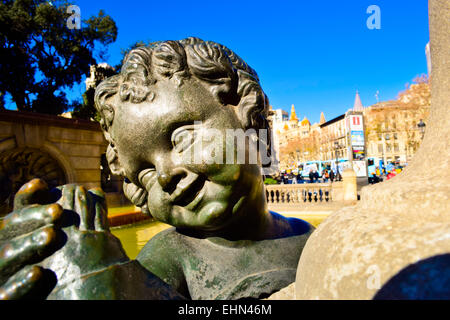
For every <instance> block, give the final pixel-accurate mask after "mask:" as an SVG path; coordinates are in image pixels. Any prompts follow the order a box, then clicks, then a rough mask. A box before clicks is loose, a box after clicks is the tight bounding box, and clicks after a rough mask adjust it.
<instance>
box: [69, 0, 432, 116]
mask: <svg viewBox="0 0 450 320" xmlns="http://www.w3.org/2000/svg"><path fill="white" fill-rule="evenodd" d="M73 3H74V4H77V5H78V6H79V7H80V8H81V15H82V18H83V19H87V18H88V17H89V16H91V15H93V14H97V13H98V11H99V10H100V9H104V10H105V12H106V14H109V15H111V16H112V18H113V19H114V20H115V21H116V23H117V26H118V29H119V34H118V39H117V41H116V42H115V43H114V44H112V45H111V46H110V47H109V50H108V55H109V58H108V60H107V61H106V62H108V63H110V64H113V65H115V64H117V63H118V62H119V61H120V59H121V54H120V51H121V49H125V48H127V47H129V46H130V45H131V44H132V43H134V42H136V41H139V40H152V41H157V40H169V39H172V40H178V39H182V38H185V37H188V36H196V37H200V38H202V39H204V40H213V41H216V42H219V43H222V44H224V45H226V46H228V47H229V48H230V49H232V50H233V51H235V52H236V53H237V54H238V55H240V56H241V57H242V58H243V59H244V60H245V61H246V62H247V63H248V64H249V65H250V66H252V67H253V68H254V69H255V70H256V71H257V72H258V74H259V76H260V79H261V84H262V87H263V89H264V91H265V92H266V94H267V95H268V96H269V99H270V102H271V104H272V105H273V107H274V108H283V109H285V110H287V111H289V110H290V108H291V104H294V105H295V107H296V112H297V115H298V116H299V117H301V118H303V117H304V116H307V117H308V118H309V119H310V121H311V122H317V121H318V120H319V117H320V112H321V111H323V112H324V113H325V117H326V119H327V120H330V119H332V118H334V117H336V116H338V115H340V114H342V113H344V112H345V111H346V110H347V109H348V108H350V107H352V105H353V101H354V97H355V92H356V90H359V92H360V95H361V99H362V102H363V104H364V105H365V106H368V105H371V104H374V103H376V98H375V93H376V91H377V90H379V92H380V94H379V98H380V100H381V101H384V100H390V99H395V98H396V96H397V94H398V93H399V92H400V91H402V90H404V89H405V84H406V83H408V82H409V83H410V82H411V81H412V79H413V78H414V77H415V76H417V75H420V74H423V73H427V66H426V57H425V45H426V44H427V42H428V41H429V35H428V13H427V11H428V4H427V1H426V0H414V1H410V0H369V1H366V0H346V1H344V0H340V1H338V0H335V1H329V0H321V1H303V0H296V1H273V0H272V1H261V0H259V1H246V0H241V1H235V0H228V1H213V0H209V1H195V0H190V1H179V0H171V1H161V0H158V1H155V0H139V1H138V0H129V1H111V0H109V1H106V0H95V1H93V0H78V1H75V0H74V1H73ZM370 5H378V6H379V7H380V9H381V29H380V30H369V29H368V28H367V25H366V21H367V19H368V18H369V16H370V14H367V13H366V10H367V8H368V7H369V6H370ZM99 62H100V61H99ZM83 91H84V87H83V85H80V86H77V87H75V88H74V90H73V93H72V95H71V96H77V95H80V94H81V93H83Z"/></svg>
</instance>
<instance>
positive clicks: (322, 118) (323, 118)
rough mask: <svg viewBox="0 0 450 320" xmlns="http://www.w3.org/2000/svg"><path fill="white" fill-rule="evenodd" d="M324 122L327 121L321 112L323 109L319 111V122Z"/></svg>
mask: <svg viewBox="0 0 450 320" xmlns="http://www.w3.org/2000/svg"><path fill="white" fill-rule="evenodd" d="M325 122H327V121H326V120H325V115H324V114H323V111H322V112H321V113H320V121H319V124H324V123H325Z"/></svg>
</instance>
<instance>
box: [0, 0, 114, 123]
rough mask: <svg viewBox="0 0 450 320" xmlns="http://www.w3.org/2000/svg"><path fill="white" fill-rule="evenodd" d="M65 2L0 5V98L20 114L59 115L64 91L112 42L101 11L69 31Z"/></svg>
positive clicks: (22, 0) (9, 0) (23, 0)
mask: <svg viewBox="0 0 450 320" xmlns="http://www.w3.org/2000/svg"><path fill="white" fill-rule="evenodd" d="M68 6H69V4H68V3H67V1H58V0H57V1H53V3H52V2H49V1H44V0H3V1H2V3H1V4H0V54H1V56H2V63H1V65H0V95H2V96H3V95H4V94H5V93H9V94H10V95H11V98H12V101H13V102H14V103H15V104H16V106H17V109H18V110H20V111H34V112H40V113H49V114H60V113H62V112H64V111H65V110H67V109H69V108H70V105H69V102H68V100H67V97H66V93H65V92H64V90H66V89H69V88H72V87H73V85H74V84H76V83H79V82H80V81H81V79H82V77H83V76H84V75H85V74H88V73H89V68H90V66H91V65H95V64H96V59H95V56H96V55H98V56H99V58H100V59H101V58H102V56H103V55H104V53H105V48H106V46H107V45H108V44H110V43H112V42H114V41H115V40H116V37H117V27H116V24H115V22H114V20H113V19H112V18H111V17H109V16H107V15H105V13H104V12H103V11H100V12H99V13H98V16H93V17H90V18H89V19H87V20H83V23H82V26H81V29H79V30H77V29H69V28H68V27H67V19H68V18H69V16H70V15H71V13H67V7H68Z"/></svg>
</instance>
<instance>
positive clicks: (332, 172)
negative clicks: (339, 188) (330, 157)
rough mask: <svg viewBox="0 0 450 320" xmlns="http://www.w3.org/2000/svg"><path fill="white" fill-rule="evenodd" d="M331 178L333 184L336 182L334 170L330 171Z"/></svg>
mask: <svg viewBox="0 0 450 320" xmlns="http://www.w3.org/2000/svg"><path fill="white" fill-rule="evenodd" d="M329 176H330V181H331V182H333V180H334V171H333V169H331V170H330V174H329Z"/></svg>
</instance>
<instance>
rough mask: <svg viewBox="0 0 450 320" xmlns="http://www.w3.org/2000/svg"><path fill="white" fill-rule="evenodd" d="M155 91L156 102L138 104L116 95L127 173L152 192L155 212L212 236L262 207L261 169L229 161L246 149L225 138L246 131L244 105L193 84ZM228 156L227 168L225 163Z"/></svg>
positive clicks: (114, 133) (116, 133)
mask: <svg viewBox="0 0 450 320" xmlns="http://www.w3.org/2000/svg"><path fill="white" fill-rule="evenodd" d="M151 89H152V91H153V92H154V93H155V97H154V99H153V100H152V101H151V102H149V101H145V102H142V103H139V104H133V103H130V102H122V101H120V98H119V97H117V96H116V97H114V98H113V99H115V101H112V102H113V103H115V105H116V107H115V113H114V121H113V123H112V126H111V128H110V130H109V132H110V134H111V137H112V139H113V140H114V144H115V147H116V149H117V152H118V159H119V162H120V166H121V167H122V168H123V170H124V173H125V175H126V176H127V177H128V179H129V180H131V182H133V183H134V184H136V185H137V186H141V187H143V188H145V189H146V190H147V192H148V199H147V205H148V208H149V210H150V212H151V214H152V215H153V216H154V217H155V218H157V219H158V220H160V221H163V222H166V223H168V224H171V225H173V226H175V227H179V228H196V229H201V230H209V231H211V230H218V229H221V228H223V227H225V226H226V225H227V224H228V223H230V222H231V221H233V218H234V217H238V216H240V215H242V214H243V213H244V212H245V211H246V209H245V207H246V206H249V205H251V206H253V203H254V202H255V201H259V202H261V200H262V199H263V198H262V196H261V195H262V194H263V192H262V190H263V189H262V188H263V185H262V180H261V171H260V166H259V165H258V164H255V162H253V161H252V163H253V164H249V163H248V162H249V161H247V160H246V161H244V163H242V164H239V163H236V162H239V161H232V163H231V164H227V163H230V162H229V161H228V162H227V161H226V157H227V155H226V153H227V152H228V153H229V152H230V150H231V151H232V152H234V153H236V152H237V151H238V148H242V146H239V144H238V145H235V144H234V139H233V141H232V145H231V149H230V146H228V148H227V147H226V146H227V143H228V144H229V143H230V141H229V139H221V138H220V137H226V134H227V130H230V129H231V130H235V129H242V124H241V123H240V121H239V120H238V118H237V116H236V114H235V111H234V108H236V107H235V106H231V105H222V104H220V103H219V102H218V101H217V100H216V99H215V98H214V97H213V95H212V94H211V93H210V92H209V91H208V90H207V89H206V88H205V87H204V84H202V83H200V82H199V81H197V80H195V79H193V78H191V79H189V80H186V81H185V82H184V83H183V85H181V86H178V85H177V84H175V82H174V81H172V80H161V81H158V82H157V83H156V84H155V85H153V86H152V88H151ZM202 132H205V135H203V133H202ZM211 132H213V133H215V134H214V137H211ZM228 132H229V131H228ZM180 137H181V138H180ZM225 140H227V141H228V142H227V141H225ZM199 143H201V145H200V146H199ZM244 149H245V150H246V151H244V152H245V155H246V159H247V157H248V155H249V154H248V151H247V149H248V148H246V147H245V145H244ZM212 150H214V151H212ZM241 151H242V150H241ZM221 155H223V157H222V159H223V163H220V161H217V159H220V158H221V157H220V156H221ZM212 156H215V157H217V156H219V157H218V158H215V160H213V159H212ZM228 157H229V155H228ZM233 158H234V156H233Z"/></svg>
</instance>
